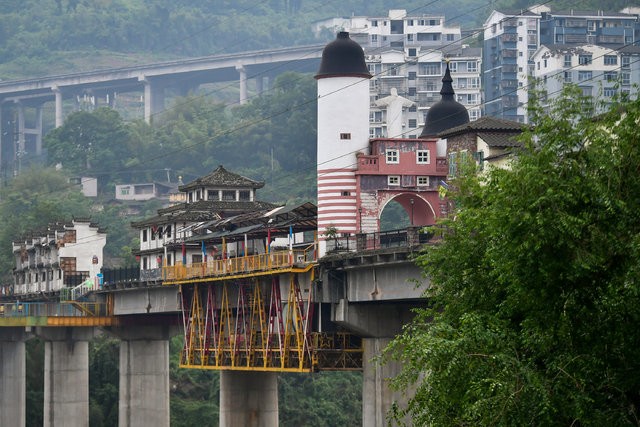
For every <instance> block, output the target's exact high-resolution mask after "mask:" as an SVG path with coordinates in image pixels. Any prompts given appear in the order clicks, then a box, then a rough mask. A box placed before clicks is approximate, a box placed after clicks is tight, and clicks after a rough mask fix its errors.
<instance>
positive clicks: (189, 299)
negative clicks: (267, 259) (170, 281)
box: [180, 272, 362, 372]
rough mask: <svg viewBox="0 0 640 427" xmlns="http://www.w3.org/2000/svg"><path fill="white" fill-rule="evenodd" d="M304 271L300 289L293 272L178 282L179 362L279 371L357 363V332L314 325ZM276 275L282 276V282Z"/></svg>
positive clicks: (354, 365)
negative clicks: (181, 336)
mask: <svg viewBox="0 0 640 427" xmlns="http://www.w3.org/2000/svg"><path fill="white" fill-rule="evenodd" d="M308 276H309V275H307V277H308ZM310 276H311V279H310V280H311V282H310V284H309V286H308V287H306V288H304V292H303V291H302V290H301V287H300V283H299V279H300V277H299V274H295V273H293V274H288V275H284V276H283V275H273V276H271V280H270V282H267V281H265V280H260V279H259V278H253V279H249V280H242V281H224V282H217V283H199V284H183V285H181V286H180V295H181V302H182V322H183V328H184V347H183V350H182V354H181V358H180V366H181V367H184V368H193V369H218V370H253V371H280V372H312V371H318V370H357V369H361V368H362V340H361V339H360V338H359V337H356V336H352V335H350V334H348V333H346V332H335V333H326V332H319V331H317V330H316V329H314V328H316V327H317V325H315V323H317V322H314V308H315V307H316V303H314V301H313V294H314V292H313V284H314V283H315V281H314V280H313V272H311V274H310ZM282 277H286V278H287V279H288V283H285V285H286V286H282V284H281V278H282ZM284 289H287V297H286V299H285V300H283V299H282V294H283V293H284V292H282V291H283V290H284ZM303 293H307V294H308V295H307V296H306V297H303Z"/></svg>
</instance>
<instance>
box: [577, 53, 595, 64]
mask: <svg viewBox="0 0 640 427" xmlns="http://www.w3.org/2000/svg"><path fill="white" fill-rule="evenodd" d="M591 62H592V56H591V55H578V64H580V65H590V64H591Z"/></svg>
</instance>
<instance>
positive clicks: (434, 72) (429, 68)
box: [420, 62, 442, 76]
mask: <svg viewBox="0 0 640 427" xmlns="http://www.w3.org/2000/svg"><path fill="white" fill-rule="evenodd" d="M420 71H421V74H424V75H427V76H440V75H442V65H441V64H440V63H439V62H431V63H427V64H420Z"/></svg>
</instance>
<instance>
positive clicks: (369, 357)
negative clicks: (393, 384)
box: [362, 338, 411, 427]
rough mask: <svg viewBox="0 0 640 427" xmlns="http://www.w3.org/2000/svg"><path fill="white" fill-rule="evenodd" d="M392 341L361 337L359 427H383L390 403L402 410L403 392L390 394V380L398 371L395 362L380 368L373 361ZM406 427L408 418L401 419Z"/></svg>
mask: <svg viewBox="0 0 640 427" xmlns="http://www.w3.org/2000/svg"><path fill="white" fill-rule="evenodd" d="M391 339H392V338H364V339H363V340H362V343H363V346H364V355H363V375H362V425H363V426H367V427H368V426H371V427H386V426H387V425H389V424H388V422H387V415H388V413H389V411H390V410H391V408H392V406H393V404H394V403H397V404H398V405H399V406H400V407H406V403H407V400H408V396H407V395H406V393H401V392H397V391H392V390H391V388H390V387H389V384H390V379H391V378H393V377H395V376H396V375H398V374H399V373H400V371H401V369H402V367H401V365H400V364H399V363H396V362H393V363H392V362H388V363H386V364H384V365H381V364H380V363H378V362H376V361H374V360H373V359H374V358H375V357H376V356H379V355H381V354H382V351H383V350H384V348H385V347H386V346H387V345H388V344H389V342H390V341H391ZM404 421H405V422H406V423H407V425H410V424H411V423H410V421H411V420H410V419H407V420H404Z"/></svg>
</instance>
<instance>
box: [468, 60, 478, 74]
mask: <svg viewBox="0 0 640 427" xmlns="http://www.w3.org/2000/svg"><path fill="white" fill-rule="evenodd" d="M467 72H468V73H477V72H478V62H477V61H469V62H467Z"/></svg>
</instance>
